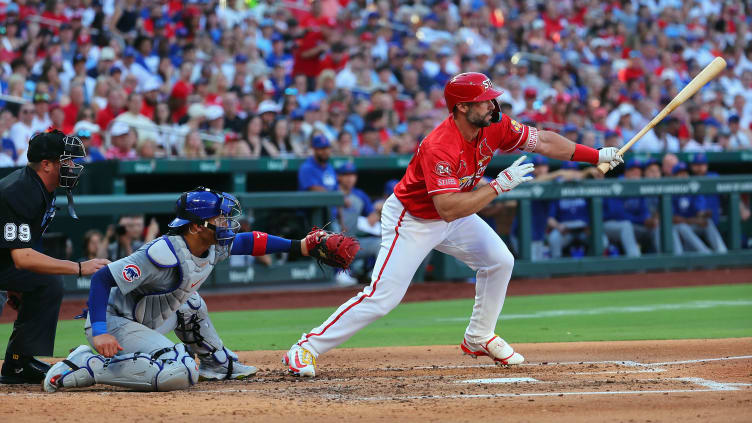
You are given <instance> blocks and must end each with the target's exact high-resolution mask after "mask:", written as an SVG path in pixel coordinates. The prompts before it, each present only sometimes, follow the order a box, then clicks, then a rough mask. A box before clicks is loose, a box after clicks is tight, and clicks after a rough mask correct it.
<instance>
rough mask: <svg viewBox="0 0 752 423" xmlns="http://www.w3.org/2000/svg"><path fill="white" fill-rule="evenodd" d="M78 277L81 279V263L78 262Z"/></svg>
mask: <svg viewBox="0 0 752 423" xmlns="http://www.w3.org/2000/svg"><path fill="white" fill-rule="evenodd" d="M78 277H79V278H80V277H81V262H80V261H79V262H78Z"/></svg>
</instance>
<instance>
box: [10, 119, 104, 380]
mask: <svg viewBox="0 0 752 423" xmlns="http://www.w3.org/2000/svg"><path fill="white" fill-rule="evenodd" d="M84 156H86V152H85V151H84V146H83V144H82V143H81V140H80V139H78V138H76V137H67V136H65V134H63V133H62V132H60V131H58V130H56V129H50V130H48V131H47V132H42V133H38V134H36V135H34V136H33V137H32V138H31V140H29V148H28V151H27V158H28V160H29V163H28V165H26V166H25V167H23V168H22V169H18V170H16V171H14V172H13V173H11V174H10V175H8V176H6V177H5V178H3V179H1V180H0V226H2V230H3V237H2V238H0V290H7V291H10V292H11V293H12V295H10V297H11V298H14V299H16V301H14V302H13V305H14V306H15V307H17V308H18V317H17V319H16V321H15V323H14V324H13V332H12V333H11V335H10V340H9V341H8V347H7V349H6V352H5V361H4V362H3V367H2V370H1V371H0V383H5V384H15V383H40V382H41V381H42V380H44V376H45V373H46V372H47V370H49V368H50V366H49V365H48V364H47V363H44V362H42V361H39V360H37V359H35V358H34V356H35V355H42V356H51V355H52V350H53V346H54V344H55V330H56V329H57V319H58V313H59V311H60V303H61V301H62V298H63V282H62V278H60V276H56V275H91V274H93V273H94V272H96V271H97V270H99V269H100V268H101V267H103V266H104V265H106V264H107V263H109V261H108V260H105V259H94V260H89V261H85V262H82V263H76V262H72V261H68V260H58V259H55V258H52V257H50V256H47V255H45V254H42V253H40V252H38V251H37V250H35V249H34V248H35V247H38V245H39V244H40V242H39V241H40V239H41V237H42V234H43V233H44V231H45V230H46V229H47V227H48V226H49V224H50V222H51V221H52V219H53V217H54V216H55V211H56V210H57V209H56V207H55V189H56V188H57V187H61V188H65V189H67V194H68V204H69V210H70V211H71V212H72V207H70V205H71V204H72V203H73V201H72V200H73V198H72V196H71V194H70V192H71V189H73V187H74V186H75V185H76V183H77V182H78V177H79V176H80V174H81V171H82V170H83V166H82V165H80V164H76V163H74V162H73V160H74V159H77V158H82V157H84ZM71 214H72V215H75V212H72V213H71Z"/></svg>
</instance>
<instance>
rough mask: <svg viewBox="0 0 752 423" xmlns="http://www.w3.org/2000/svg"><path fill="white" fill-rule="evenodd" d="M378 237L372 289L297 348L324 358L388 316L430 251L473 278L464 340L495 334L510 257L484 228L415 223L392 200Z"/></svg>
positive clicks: (469, 222)
mask: <svg viewBox="0 0 752 423" xmlns="http://www.w3.org/2000/svg"><path fill="white" fill-rule="evenodd" d="M381 235H382V239H381V249H380V250H379V255H378V258H377V259H376V265H375V266H374V269H373V274H372V275H371V285H369V286H367V287H365V288H364V289H363V291H362V292H360V293H358V294H357V295H356V296H354V297H353V298H351V299H349V300H348V301H347V302H345V303H344V304H342V305H341V306H340V307H339V308H338V309H337V311H335V312H334V313H333V314H332V315H331V316H329V318H328V319H326V321H324V323H322V324H321V326H319V327H317V328H314V329H313V330H312V331H311V332H309V333H307V334H304V335H303V337H302V338H301V339H300V341H299V344H300V345H302V346H303V347H305V348H306V349H308V350H310V351H311V352H312V353H314V354H316V355H319V354H323V353H325V352H327V351H329V350H331V349H332V348H335V347H337V346H338V345H340V344H342V343H343V342H345V341H347V340H348V339H350V337H352V336H353V335H355V333H357V332H358V331H359V330H360V329H362V328H364V327H366V326H367V325H368V324H370V323H371V322H373V321H375V320H376V319H378V318H380V317H381V316H384V315H386V314H387V313H389V312H390V311H391V310H392V309H393V308H394V307H396V306H397V304H399V303H400V301H402V297H404V295H405V292H407V288H408V286H410V282H411V280H412V278H413V276H414V275H415V271H416V270H417V269H418V266H419V265H420V264H421V262H422V261H423V259H424V258H425V257H426V255H427V254H428V253H429V252H430V251H431V250H432V249H434V248H435V249H436V250H438V251H441V252H443V253H446V254H449V255H452V256H454V257H456V258H457V259H459V260H461V261H463V262H464V263H465V264H467V265H468V266H470V268H471V269H473V270H475V271H476V272H477V275H476V283H475V305H474V306H473V311H472V314H471V316H470V324H469V325H468V326H467V329H466V331H465V337H466V338H467V340H468V341H469V342H473V343H479V342H482V341H485V340H488V339H489V338H490V337H491V336H492V335H493V334H494V331H495V328H496V321H497V320H498V318H499V314H500V313H501V308H502V307H503V305H504V298H505V297H506V292H507V286H508V285H509V278H510V277H511V275H512V267H513V266H514V257H513V256H512V253H510V252H509V249H508V248H507V246H506V245H505V244H504V242H503V241H502V240H501V238H499V236H498V235H497V234H496V232H494V231H493V229H491V228H490V227H489V226H488V224H486V223H485V222H484V221H483V220H482V219H481V218H480V217H478V216H477V215H475V214H473V215H471V216H467V217H463V218H461V219H457V220H455V221H452V222H450V223H447V222H445V221H443V220H427V219H419V218H416V217H414V216H412V215H411V214H410V213H408V212H407V210H405V208H404V207H403V205H402V203H401V202H400V201H399V200H398V199H397V197H395V196H394V195H391V196H390V197H389V198H388V199H387V200H386V202H385V203H384V208H383V210H382V214H381Z"/></svg>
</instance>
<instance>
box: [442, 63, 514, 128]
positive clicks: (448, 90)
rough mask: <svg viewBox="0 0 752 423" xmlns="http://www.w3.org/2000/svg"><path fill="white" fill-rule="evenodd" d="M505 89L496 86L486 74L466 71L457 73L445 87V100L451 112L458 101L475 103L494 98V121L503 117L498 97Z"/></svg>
mask: <svg viewBox="0 0 752 423" xmlns="http://www.w3.org/2000/svg"><path fill="white" fill-rule="evenodd" d="M503 92H504V91H502V90H500V89H497V88H496V87H494V85H493V82H491V80H490V79H488V77H487V76H486V75H483V74H482V73H478V72H466V73H461V74H459V75H455V76H454V77H453V78H452V79H450V80H449V82H447V84H446V86H445V87H444V100H445V101H446V106H447V109H448V110H449V113H452V112H453V111H454V106H456V105H457V104H458V103H474V102H478V101H488V100H492V101H493V102H494V105H495V106H496V113H494V116H493V118H492V119H491V120H492V121H493V122H498V121H499V119H501V109H500V108H499V103H498V102H497V101H496V97H498V96H500V95H501V94H502V93H503Z"/></svg>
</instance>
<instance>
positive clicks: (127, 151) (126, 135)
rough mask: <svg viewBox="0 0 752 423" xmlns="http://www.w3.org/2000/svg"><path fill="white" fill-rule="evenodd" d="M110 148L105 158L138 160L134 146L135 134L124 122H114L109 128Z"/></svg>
mask: <svg viewBox="0 0 752 423" xmlns="http://www.w3.org/2000/svg"><path fill="white" fill-rule="evenodd" d="M110 145H111V146H110V148H108V149H107V152H106V153H105V157H107V158H108V159H116V160H135V159H137V158H138V156H137V155H136V150H134V148H133V147H134V146H135V145H136V134H135V131H133V130H132V129H131V128H130V127H129V126H128V124H126V123H125V122H115V123H114V124H113V125H112V128H110Z"/></svg>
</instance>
